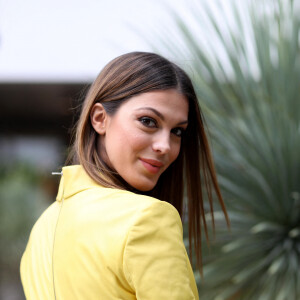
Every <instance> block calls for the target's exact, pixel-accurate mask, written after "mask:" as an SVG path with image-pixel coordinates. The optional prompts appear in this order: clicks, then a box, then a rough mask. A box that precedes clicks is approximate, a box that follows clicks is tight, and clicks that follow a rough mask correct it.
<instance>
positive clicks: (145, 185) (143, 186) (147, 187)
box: [131, 181, 157, 192]
mask: <svg viewBox="0 0 300 300" xmlns="http://www.w3.org/2000/svg"><path fill="white" fill-rule="evenodd" d="M156 184H157V181H155V182H139V183H135V184H132V185H131V186H132V187H133V188H135V189H136V190H138V191H140V192H149V191H151V190H153V189H154V188H155V186H156Z"/></svg>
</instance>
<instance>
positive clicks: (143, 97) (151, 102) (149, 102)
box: [120, 89, 189, 120]
mask: <svg viewBox="0 0 300 300" xmlns="http://www.w3.org/2000/svg"><path fill="white" fill-rule="evenodd" d="M147 108H153V109H155V110H157V111H159V112H160V113H161V114H162V115H166V116H173V117H176V118H181V119H185V120H187V118H188V109H189V105H188V100H187V98H186V97H185V96H184V95H183V94H181V93H179V92H178V91H177V90H175V89H170V90H159V91H151V92H147V93H143V94H139V95H137V96H134V97H132V98H130V99H129V100H128V101H126V102H125V103H124V104H123V105H122V106H121V108H120V109H121V110H127V111H128V110H132V111H138V110H142V109H147Z"/></svg>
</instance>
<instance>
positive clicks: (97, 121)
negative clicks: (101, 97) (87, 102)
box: [90, 103, 108, 135]
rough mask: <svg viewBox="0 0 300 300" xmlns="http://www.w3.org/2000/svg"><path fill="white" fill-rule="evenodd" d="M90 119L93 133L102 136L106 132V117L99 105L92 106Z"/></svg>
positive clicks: (101, 106)
mask: <svg viewBox="0 0 300 300" xmlns="http://www.w3.org/2000/svg"><path fill="white" fill-rule="evenodd" d="M90 119H91V123H92V126H93V128H94V129H95V131H96V132H97V133H99V134H100V135H104V134H105V132H106V125H107V121H108V115H107V113H106V111H105V109H104V107H103V105H102V104H101V103H95V104H94V106H93V108H92V110H91V113H90Z"/></svg>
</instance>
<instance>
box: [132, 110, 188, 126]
mask: <svg viewBox="0 0 300 300" xmlns="http://www.w3.org/2000/svg"><path fill="white" fill-rule="evenodd" d="M144 109H146V110H151V111H152V112H154V113H155V114H156V115H157V116H158V117H159V118H161V119H162V120H163V121H164V120H165V117H164V116H163V115H162V114H161V113H160V112H159V111H157V110H156V109H154V108H152V107H141V108H138V109H136V110H144ZM187 123H188V120H185V121H182V122H179V123H178V124H177V125H184V124H187Z"/></svg>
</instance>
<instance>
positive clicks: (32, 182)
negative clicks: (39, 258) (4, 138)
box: [0, 164, 50, 281]
mask: <svg viewBox="0 0 300 300" xmlns="http://www.w3.org/2000/svg"><path fill="white" fill-rule="evenodd" d="M39 182H40V177H39V174H38V173H37V171H35V170H34V169H33V168H32V167H29V166H26V165H24V164H16V165H9V167H3V166H1V169H0V245H1V246H0V279H1V278H2V279H5V280H6V281H8V280H9V279H10V278H11V279H12V280H15V278H18V276H19V264H20V259H21V255H22V253H23V251H24V250H25V246H26V243H27V240H28V237H29V233H30V230H31V228H32V226H33V224H34V222H35V221H36V219H37V217H38V216H39V215H40V214H41V212H42V211H43V210H44V209H45V207H46V206H47V205H49V203H50V201H49V199H48V196H47V195H46V193H45V192H44V191H43V189H42V188H41V187H40V186H39Z"/></svg>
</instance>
